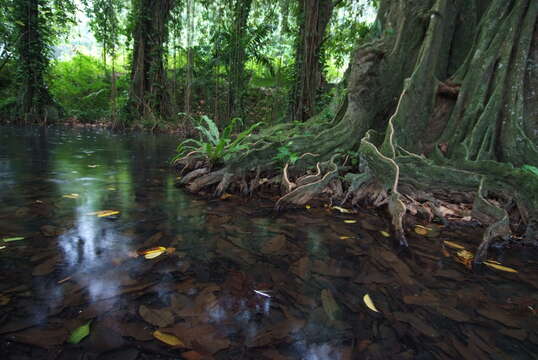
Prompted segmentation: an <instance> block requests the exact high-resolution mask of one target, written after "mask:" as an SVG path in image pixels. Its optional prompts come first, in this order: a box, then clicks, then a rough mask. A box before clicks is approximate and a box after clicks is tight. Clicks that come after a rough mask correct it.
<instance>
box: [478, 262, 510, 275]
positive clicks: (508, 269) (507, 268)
mask: <svg viewBox="0 0 538 360" xmlns="http://www.w3.org/2000/svg"><path fill="white" fill-rule="evenodd" d="M484 265H486V266H488V267H490V268H493V269H497V270H500V271H506V272H511V273H517V270H516V269H512V268H509V267H506V266H503V265H499V264H495V263H494V262H492V261H484Z"/></svg>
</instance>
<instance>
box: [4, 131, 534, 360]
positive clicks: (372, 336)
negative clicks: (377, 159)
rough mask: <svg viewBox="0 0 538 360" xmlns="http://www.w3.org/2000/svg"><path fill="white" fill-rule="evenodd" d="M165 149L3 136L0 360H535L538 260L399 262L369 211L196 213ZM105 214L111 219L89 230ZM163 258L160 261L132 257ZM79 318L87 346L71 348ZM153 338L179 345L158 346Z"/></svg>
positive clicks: (429, 244) (427, 241)
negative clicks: (353, 219) (502, 268)
mask: <svg viewBox="0 0 538 360" xmlns="http://www.w3.org/2000/svg"><path fill="white" fill-rule="evenodd" d="M176 142H177V141H176V139H175V138H174V137H173V136H159V137H155V136H151V135H146V134H127V135H125V134H124V135H118V134H111V133H108V132H105V131H73V130H66V129H47V130H45V131H43V130H40V129H32V128H27V129H14V128H1V132H0V182H1V185H2V186H1V187H0V200H1V201H2V207H1V208H0V238H4V237H11V236H21V237H24V238H25V239H24V240H21V241H17V242H13V243H7V244H5V245H3V246H6V248H4V249H2V250H0V280H2V281H0V353H2V354H3V355H4V357H3V358H6V359H11V358H13V359H29V358H32V359H37V358H39V359H41V358H49V357H50V353H49V350H46V349H54V351H55V354H56V353H57V354H61V355H59V356H60V357H59V359H82V358H92V359H94V358H95V359H114V358H116V359H140V360H142V359H154V358H161V359H177V358H179V357H182V358H202V359H205V358H207V359H210V358H215V359H308V360H314V359H331V360H332V359H351V358H357V359H363V358H364V359H366V358H370V359H414V358H423V359H430V358H435V359H451V358H472V359H486V358H498V359H503V358H517V359H532V358H533V357H535V354H536V353H538V330H537V329H538V326H537V324H538V322H537V320H536V319H537V317H536V310H535V309H537V308H538V297H537V294H538V292H537V291H536V287H537V285H538V267H537V263H536V260H535V259H537V258H538V257H536V256H532V254H527V258H526V259H527V260H526V261H525V262H524V263H522V262H521V260H520V259H521V258H522V257H521V256H520V254H518V253H517V252H516V251H515V250H514V251H513V252H507V253H500V252H499V253H498V254H497V256H498V257H497V258H496V259H497V260H499V261H501V262H503V263H504V264H510V263H511V264H512V266H514V267H517V268H518V270H519V272H518V273H516V274H507V273H499V272H495V271H492V270H488V269H486V271H485V272H483V273H481V272H471V271H470V270H469V269H467V268H466V267H465V266H463V265H462V264H460V263H458V262H456V261H455V260H454V252H451V251H447V250H446V249H445V252H443V251H442V248H441V247H440V244H441V243H442V241H443V239H449V240H451V241H453V242H457V243H458V244H461V245H462V246H465V247H466V248H468V249H469V250H473V248H474V247H476V241H475V240H476V239H478V238H480V235H481V231H482V230H481V229H456V230H447V229H441V235H440V237H439V238H438V239H431V238H424V237H419V236H415V235H413V234H411V235H410V240H411V241H410V243H411V247H412V256H411V257H403V256H398V255H396V252H395V251H394V249H392V248H391V244H390V241H388V240H387V239H386V238H384V237H382V236H380V235H379V231H380V230H385V229H386V228H385V226H386V225H385V224H384V222H383V221H382V220H380V219H379V218H378V217H374V216H373V215H371V214H368V213H362V212H361V213H360V214H359V215H356V216H357V217H358V219H359V220H360V221H362V222H364V224H365V225H367V228H369V229H370V231H366V230H364V229H363V228H361V227H360V226H359V225H349V224H344V222H343V220H344V219H345V218H347V217H348V215H346V216H344V215H341V214H331V215H330V216H327V213H326V212H325V211H324V210H323V209H320V210H316V209H311V210H309V211H308V212H304V211H289V212H285V213H280V214H275V213H273V212H272V211H271V207H272V204H267V203H264V202H254V201H253V202H252V203H251V204H250V205H248V206H247V205H245V204H242V203H241V201H238V200H237V201H236V200H234V199H233V198H232V199H229V200H226V201H204V200H201V199H198V198H193V197H191V196H189V195H187V194H185V193H184V192H182V191H181V190H179V189H177V188H176V187H175V186H174V181H175V179H176V176H175V174H173V173H172V172H170V171H169V169H168V166H167V160H168V158H169V156H170V155H171V154H172V152H173V149H174V148H175V145H176ZM73 194H76V195H73ZM64 195H70V196H67V197H65V196H64ZM102 210H116V211H119V215H117V216H113V217H103V218H99V217H98V216H95V215H90V214H92V213H95V212H97V211H102ZM157 246H162V247H163V248H166V252H165V253H164V254H163V255H160V256H158V257H156V258H154V259H145V258H144V257H143V256H137V251H138V250H143V249H148V248H152V247H157ZM516 259H517V260H516ZM518 261H519V262H518ZM365 294H369V295H370V296H371V298H372V300H373V302H374V303H375V306H376V307H377V308H378V309H379V311H380V312H379V313H374V312H373V311H371V310H369V309H368V308H367V307H366V306H365V304H364V303H363V300H362V299H363V297H364V295H365ZM90 320H91V321H92V325H91V332H90V335H89V336H88V337H87V338H86V339H85V340H83V341H82V342H81V344H80V345H66V344H65V342H66V340H67V338H68V336H69V333H70V332H72V331H73V330H75V329H76V328H77V327H78V326H80V325H82V324H85V323H87V322H88V321H90ZM157 329H159V330H160V331H162V332H164V333H166V334H168V335H172V336H176V337H177V338H178V339H180V340H181V341H182V342H183V343H184V344H185V347H180V348H173V347H171V346H169V345H166V344H164V343H162V342H158V341H157V340H155V338H154V336H153V335H152V334H153V331H155V330H157ZM28 345H33V346H36V347H29V346H28ZM196 356H198V357H196Z"/></svg>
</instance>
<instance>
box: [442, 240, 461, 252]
mask: <svg viewBox="0 0 538 360" xmlns="http://www.w3.org/2000/svg"><path fill="white" fill-rule="evenodd" d="M444 244H445V245H446V246H448V247H449V248H452V249H456V250H465V248H464V247H463V246H461V245H460V244H456V243H455V242H452V241H446V240H445V241H444Z"/></svg>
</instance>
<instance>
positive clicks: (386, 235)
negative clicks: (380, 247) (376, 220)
mask: <svg viewBox="0 0 538 360" xmlns="http://www.w3.org/2000/svg"><path fill="white" fill-rule="evenodd" d="M379 233H380V234H381V235H382V236H384V237H386V238H388V237H389V236H390V234H389V233H388V232H386V231H380V232H379Z"/></svg>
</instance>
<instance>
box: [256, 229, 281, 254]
mask: <svg viewBox="0 0 538 360" xmlns="http://www.w3.org/2000/svg"><path fill="white" fill-rule="evenodd" d="M285 246H286V236H285V235H282V234H280V235H276V236H274V237H272V238H271V239H269V240H267V241H266V242H265V243H264V244H263V245H262V247H261V249H260V250H261V252H262V253H264V254H274V253H277V252H279V251H280V250H282V249H283V248H284V247H285Z"/></svg>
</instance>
